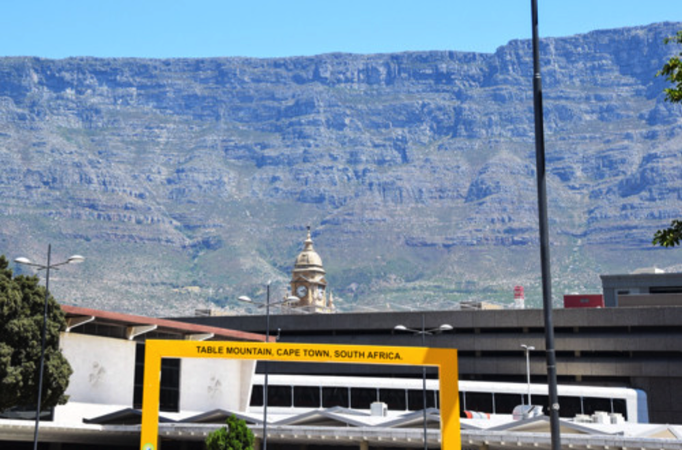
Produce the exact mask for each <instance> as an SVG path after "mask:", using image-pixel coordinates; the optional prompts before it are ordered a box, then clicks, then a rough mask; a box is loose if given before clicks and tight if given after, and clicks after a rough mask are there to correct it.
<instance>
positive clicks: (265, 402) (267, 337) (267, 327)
mask: <svg viewBox="0 0 682 450" xmlns="http://www.w3.org/2000/svg"><path fill="white" fill-rule="evenodd" d="M266 292H267V294H266V297H265V342H270V282H269V281H268V286H267V291H266ZM263 365H264V366H263V369H265V383H264V384H263V450H267V448H268V362H267V361H263Z"/></svg>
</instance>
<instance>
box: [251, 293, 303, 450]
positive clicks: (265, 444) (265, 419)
mask: <svg viewBox="0 0 682 450" xmlns="http://www.w3.org/2000/svg"><path fill="white" fill-rule="evenodd" d="M238 300H239V301H240V302H245V303H251V304H254V305H258V307H259V308H262V307H265V342H270V306H271V305H273V306H274V305H282V304H284V303H290V302H297V301H298V300H299V298H298V297H294V296H289V297H287V298H285V299H284V300H279V301H276V302H272V303H271V302H270V282H269V281H268V284H267V291H266V296H265V303H260V302H254V301H253V300H251V298H250V297H247V296H246V295H242V296H241V297H239V298H238ZM263 369H264V370H265V383H264V384H263V450H267V448H268V362H267V361H263Z"/></svg>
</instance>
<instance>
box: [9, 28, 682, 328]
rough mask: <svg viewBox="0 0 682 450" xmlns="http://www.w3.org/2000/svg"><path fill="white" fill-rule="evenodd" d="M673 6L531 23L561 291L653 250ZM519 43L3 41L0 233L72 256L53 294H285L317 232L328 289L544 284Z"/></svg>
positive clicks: (441, 299) (91, 302)
mask: <svg viewBox="0 0 682 450" xmlns="http://www.w3.org/2000/svg"><path fill="white" fill-rule="evenodd" d="M680 28H682V24H670V23H667V24H655V25H651V26H648V27H640V28H627V29H618V30H608V31H596V32H592V33H589V34H585V35H580V36H573V37H568V38H558V39H546V40H544V41H543V43H542V48H541V54H542V76H543V87H544V102H545V103H544V106H545V126H546V129H545V131H546V140H547V167H548V172H549V180H548V195H549V203H550V227H551V231H550V232H551V240H552V256H553V259H554V261H553V264H554V265H553V274H554V279H555V281H554V283H555V289H554V290H555V295H556V296H558V297H560V296H561V295H562V294H563V293H564V292H565V291H583V292H584V291H585V290H597V289H598V288H599V286H600V280H599V278H598V274H599V273H606V272H610V273H613V272H616V271H623V272H627V271H630V270H632V269H635V268H638V267H642V266H647V265H654V264H657V265H658V266H659V267H660V266H670V267H672V268H675V267H674V265H675V264H676V260H677V259H679V258H678V255H677V254H675V253H674V252H670V251H664V250H654V249H652V247H651V245H650V241H651V237H652V234H653V231H654V230H656V229H657V228H661V227H663V226H666V225H667V223H668V222H669V221H670V220H671V219H672V218H676V217H679V215H680V212H681V211H680V205H681V199H682V181H681V180H682V165H681V164H680V161H681V159H680V157H681V156H682V155H681V154H680V153H681V152H682V108H681V107H680V106H679V105H671V104H669V103H666V102H664V101H663V96H662V95H661V91H662V89H663V87H665V82H664V80H661V79H657V78H655V77H654V74H655V73H656V71H657V70H658V69H659V68H660V67H661V65H662V64H663V62H664V61H665V60H666V58H668V57H669V56H670V55H671V54H672V53H673V52H675V50H676V49H674V48H672V47H671V46H667V47H666V46H665V45H663V43H662V41H663V38H664V37H665V36H668V35H672V34H674V33H675V32H676V31H677V30H678V29H680ZM531 82H532V54H531V47H530V42H529V41H513V42H510V43H509V44H507V45H505V46H503V47H500V48H499V49H498V50H497V51H496V52H495V53H494V54H474V53H459V52H423V53H401V54H387V55H348V54H329V55H321V56H316V57H300V58H286V59H244V58H222V59H220V58H219V59H173V60H144V59H93V58H72V59H65V60H44V59H38V58H0V192H1V193H2V195H1V196H0V211H1V212H2V226H1V227H0V248H1V249H2V250H0V252H1V253H5V254H7V256H8V257H14V256H15V255H16V256H18V255H19V254H21V255H27V256H31V257H34V258H36V259H39V257H40V255H41V254H42V253H43V252H44V249H45V248H46V244H47V243H48V242H51V243H52V244H53V248H54V249H55V253H57V254H58V253H63V254H64V255H63V256H68V254H71V253H82V254H85V255H86V256H87V257H88V262H87V263H86V264H84V265H82V266H81V267H80V268H78V269H71V268H69V269H66V270H64V271H63V272H62V274H61V277H62V280H61V281H55V283H54V292H55V293H56V294H57V295H60V296H61V297H62V298H61V300H62V301H64V302H66V303H74V304H79V305H83V306H90V307H98V308H106V309H111V310H117V311H129V312H138V313H144V314H154V315H166V314H179V313H188V312H191V311H192V310H193V309H194V308H195V307H207V306H218V307H222V306H226V305H227V306H229V307H235V308H238V307H239V306H238V305H235V303H234V302H233V299H235V298H236V296H237V295H241V294H244V293H248V294H251V295H256V296H258V295H259V287H260V286H262V285H263V284H264V283H265V282H266V281H267V280H268V279H271V280H273V281H274V282H275V283H276V289H275V292H278V293H279V292H282V293H283V290H284V289H285V288H286V286H285V284H286V282H287V281H288V279H289V275H290V270H291V267H292V265H293V261H294V258H295V256H296V254H297V253H298V251H299V250H300V248H301V245H302V241H303V239H304V237H305V233H304V229H305V226H306V225H308V224H310V225H311V226H312V228H313V230H314V234H313V239H314V240H315V245H316V249H317V250H318V252H319V253H320V254H321V256H322V257H323V260H324V263H325V268H326V269H327V272H328V281H329V282H330V284H331V288H332V290H333V291H334V292H335V295H336V296H337V298H339V300H340V302H339V303H338V306H339V307H341V308H342V309H350V308H353V307H355V306H356V303H360V304H363V305H366V306H370V307H379V308H384V307H386V305H390V307H392V308H398V307H424V308H435V307H451V306H452V305H453V304H454V302H456V301H457V300H461V299H490V298H492V299H501V300H509V301H511V298H512V288H513V286H514V285H515V284H522V285H525V286H526V292H527V293H528V294H529V295H528V297H529V302H530V303H531V304H533V303H534V302H535V303H536V304H538V303H539V294H536V293H537V290H536V288H537V285H538V283H539V273H538V267H539V264H538V262H537V260H538V258H539V251H538V248H537V240H538V239H537V235H538V232H537V199H536V191H535V144H534V134H533V132H534V126H533V110H532V84H531Z"/></svg>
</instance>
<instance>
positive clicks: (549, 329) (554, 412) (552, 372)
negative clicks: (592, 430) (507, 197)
mask: <svg viewBox="0 0 682 450" xmlns="http://www.w3.org/2000/svg"><path fill="white" fill-rule="evenodd" d="M531 14H532V27H533V110H534V112H535V157H536V170H537V187H538V216H539V222H540V224H539V225H540V263H541V266H542V306H543V311H544V319H545V348H546V353H547V385H548V387H549V412H550V416H549V419H550V432H551V441H552V450H560V449H561V435H560V434H559V397H558V395H557V378H556V355H555V353H554V325H553V323H552V279H551V272H550V265H549V262H550V258H549V233H548V221H547V183H546V173H545V132H544V122H543V109H542V78H541V77H540V44H539V37H538V3H537V0H531Z"/></svg>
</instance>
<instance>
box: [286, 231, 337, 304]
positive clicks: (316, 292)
mask: <svg viewBox="0 0 682 450" xmlns="http://www.w3.org/2000/svg"><path fill="white" fill-rule="evenodd" d="M324 276H325V271H324V267H322V258H320V255H318V254H317V252H316V251H315V249H313V240H312V239H311V237H310V227H308V236H307V238H306V240H305V243H304V247H303V251H301V253H299V254H298V256H297V257H296V264H295V265H294V270H293V272H292V273H291V295H292V296H294V297H298V299H299V300H298V302H294V303H292V304H290V306H291V307H292V308H301V309H304V310H305V311H307V312H311V313H330V312H333V311H334V305H333V302H332V300H331V295H329V296H327V280H326V279H325V277H324ZM328 298H329V299H328Z"/></svg>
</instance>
